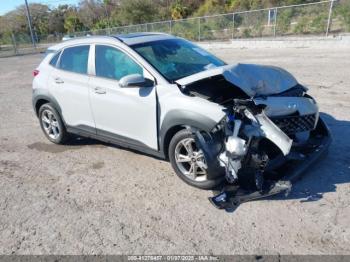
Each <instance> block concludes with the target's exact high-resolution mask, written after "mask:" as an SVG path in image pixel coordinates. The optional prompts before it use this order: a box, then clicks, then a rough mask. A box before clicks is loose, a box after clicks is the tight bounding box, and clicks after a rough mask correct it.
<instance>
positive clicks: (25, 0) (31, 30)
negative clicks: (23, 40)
mask: <svg viewBox="0 0 350 262" xmlns="http://www.w3.org/2000/svg"><path fill="white" fill-rule="evenodd" d="M24 3H25V6H26V14H27V20H28V26H29V31H30V37H31V38H32V44H33V47H34V48H36V44H35V40H34V34H33V26H32V18H31V16H30V11H29V6H28V2H27V0H24Z"/></svg>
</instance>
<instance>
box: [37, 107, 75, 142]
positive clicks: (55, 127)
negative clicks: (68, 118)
mask: <svg viewBox="0 0 350 262" xmlns="http://www.w3.org/2000/svg"><path fill="white" fill-rule="evenodd" d="M39 121H40V126H41V129H42V130H43V132H44V134H45V136H46V137H47V139H49V140H50V141H51V142H53V143H55V144H64V143H65V142H66V141H67V140H68V138H69V134H68V133H67V131H66V128H65V126H64V124H63V121H62V119H61V117H60V115H59V113H58V112H57V110H56V109H55V108H54V107H53V105H52V104H50V103H47V104H44V105H42V106H41V107H40V109H39Z"/></svg>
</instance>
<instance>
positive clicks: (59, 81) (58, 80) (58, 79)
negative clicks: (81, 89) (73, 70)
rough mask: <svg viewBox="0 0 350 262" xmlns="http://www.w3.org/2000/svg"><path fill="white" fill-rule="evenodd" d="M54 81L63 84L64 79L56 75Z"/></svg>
mask: <svg viewBox="0 0 350 262" xmlns="http://www.w3.org/2000/svg"><path fill="white" fill-rule="evenodd" d="M55 83H56V84H63V83H64V81H63V80H62V79H61V78H59V77H56V78H55Z"/></svg>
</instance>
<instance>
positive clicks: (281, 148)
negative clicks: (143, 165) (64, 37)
mask: <svg viewBox="0 0 350 262" xmlns="http://www.w3.org/2000/svg"><path fill="white" fill-rule="evenodd" d="M47 53H48V55H47V56H46V57H45V59H44V60H43V61H42V63H41V64H40V65H39V67H38V68H37V69H36V70H35V71H34V75H35V77H34V81H33V106H34V109H35V112H36V114H37V116H38V117H39V120H40V125H41V128H42V130H43V132H44V134H45V135H46V137H47V138H48V139H49V140H50V141H52V142H54V143H64V142H66V141H67V139H68V138H69V135H70V134H77V135H80V136H86V137H92V138H96V139H99V140H102V141H107V142H111V143H116V144H118V145H121V146H124V147H127V148H131V149H135V150H139V151H142V152H145V153H147V154H151V155H155V156H158V157H162V158H166V159H169V160H170V162H171V164H172V166H173V168H174V170H175V172H176V174H177V175H178V176H179V177H180V178H181V179H182V180H184V181H185V182H186V183H188V184H190V185H192V186H195V187H198V188H202V189H213V188H215V187H217V186H218V185H219V184H222V182H224V181H225V183H227V184H229V185H235V186H239V187H240V188H244V189H246V190H250V191H251V192H260V193H261V192H264V190H265V191H266V190H271V188H272V187H273V186H276V183H277V182H278V181H281V179H282V180H283V179H284V178H285V177H286V174H287V173H288V174H289V177H293V176H295V175H296V174H299V173H300V172H302V171H303V170H304V169H305V168H306V167H307V166H308V165H310V164H311V163H312V162H314V160H315V159H316V158H318V156H319V155H320V154H321V153H322V152H323V151H325V149H326V148H327V147H328V145H329V143H330V136H329V132H328V129H327V127H326V125H325V123H324V122H323V121H322V119H321V118H320V117H319V111H318V107H317V104H316V102H315V100H314V99H313V98H312V97H310V96H309V95H308V94H307V89H306V88H305V87H304V86H302V85H301V84H299V83H298V82H297V80H296V79H295V78H294V77H293V76H292V75H291V74H290V73H288V72H287V71H285V70H283V69H281V68H278V67H273V66H262V65H254V64H235V65H227V64H226V63H225V62H223V61H222V60H220V59H219V58H217V57H215V56H214V55H212V54H210V53H208V52H207V51H205V50H203V49H202V48H200V47H198V46H196V45H194V44H192V43H191V42H189V41H187V40H185V39H182V38H178V37H174V36H171V35H167V34H158V33H137V34H128V35H118V36H109V37H107V36H104V37H103V36H93V37H89V38H80V39H78V38H77V39H72V40H68V41H65V42H63V43H60V44H57V45H55V46H53V47H50V48H49V49H48V52H47Z"/></svg>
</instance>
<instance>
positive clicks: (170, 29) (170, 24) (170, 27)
mask: <svg viewBox="0 0 350 262" xmlns="http://www.w3.org/2000/svg"><path fill="white" fill-rule="evenodd" d="M172 30H173V29H172V23H171V20H170V21H169V31H170V34H172Z"/></svg>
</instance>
